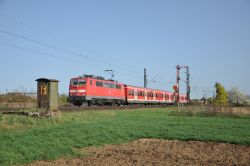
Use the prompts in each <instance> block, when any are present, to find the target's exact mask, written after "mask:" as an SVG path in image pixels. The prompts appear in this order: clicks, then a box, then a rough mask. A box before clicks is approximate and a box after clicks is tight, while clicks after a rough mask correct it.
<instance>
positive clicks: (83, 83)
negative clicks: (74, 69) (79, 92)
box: [78, 80, 86, 85]
mask: <svg viewBox="0 0 250 166" xmlns="http://www.w3.org/2000/svg"><path fill="white" fill-rule="evenodd" d="M85 84H86V81H85V80H81V81H79V82H78V85H85Z"/></svg>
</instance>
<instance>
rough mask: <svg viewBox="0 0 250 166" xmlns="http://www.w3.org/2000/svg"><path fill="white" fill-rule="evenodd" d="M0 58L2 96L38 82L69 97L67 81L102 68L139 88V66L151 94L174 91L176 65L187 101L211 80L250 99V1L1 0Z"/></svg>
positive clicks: (204, 89) (32, 87)
mask: <svg viewBox="0 0 250 166" xmlns="http://www.w3.org/2000/svg"><path fill="white" fill-rule="evenodd" d="M52 46H53V47H52ZM0 57H1V62H0V75H1V84H0V85H1V86H0V92H2V93H3V92H5V90H6V89H8V90H9V91H11V90H14V89H18V88H19V89H23V90H24V89H25V90H26V91H31V90H35V89H36V82H35V79H37V78H40V77H46V78H54V79H58V80H60V85H59V91H60V93H63V92H64V93H67V92H68V83H69V80H70V78H72V77H75V76H79V75H82V74H94V75H101V76H105V77H109V75H108V74H107V73H105V72H104V70H105V69H113V70H114V71H115V72H114V73H115V79H116V80H118V81H120V82H124V83H127V84H131V85H137V86H143V68H144V67H146V68H147V72H148V75H149V80H151V79H152V78H154V80H155V83H154V82H153V81H151V82H150V83H149V87H151V88H157V89H163V90H169V91H172V86H173V83H174V82H175V66H176V65H177V64H179V65H188V66H189V67H190V74H191V90H192V92H191V97H192V98H198V97H202V96H203V95H206V96H211V95H212V92H211V90H212V87H213V85H214V83H215V82H216V81H218V82H220V83H222V85H224V86H225V88H226V89H230V88H231V87H238V88H239V89H240V90H241V91H242V92H244V93H246V94H250V86H249V85H250V77H249V74H248V72H250V65H249V62H250V1H249V0H220V1H218V0H209V1H208V0H188V1H186V0H126V1H125V0H123V1H122V0H105V1H101V0H75V1H69V0H68V1H63V0H54V1H51V0H40V1H34V0H33V1H32V0H22V1H18V0H0ZM181 77H182V79H185V73H184V71H182V72H181ZM181 87H182V92H184V93H185V84H184V82H182V83H181Z"/></svg>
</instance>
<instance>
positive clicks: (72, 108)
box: [0, 105, 171, 113]
mask: <svg viewBox="0 0 250 166" xmlns="http://www.w3.org/2000/svg"><path fill="white" fill-rule="evenodd" d="M162 107H171V106H169V105H161V106H159V105H157V106H153V105H150V106H143V105H137V106H90V107H89V106H81V107H77V106H60V107H59V108H58V109H59V110H60V111H63V112H71V111H90V110H126V109H139V108H162ZM32 109H35V108H0V113H1V112H19V111H20V112H22V111H24V110H27V111H28V110H32Z"/></svg>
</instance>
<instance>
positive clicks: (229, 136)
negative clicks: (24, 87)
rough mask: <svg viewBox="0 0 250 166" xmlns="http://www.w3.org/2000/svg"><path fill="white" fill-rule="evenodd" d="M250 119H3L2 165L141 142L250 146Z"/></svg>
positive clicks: (74, 115)
mask: <svg viewBox="0 0 250 166" xmlns="http://www.w3.org/2000/svg"><path fill="white" fill-rule="evenodd" d="M249 126H250V117H248V116H240V117H235V116H232V117H230V116H224V115H223V116H216V117H215V116H211V115H209V116H208V115H207V114H204V113H187V112H180V111H179V112H178V111H171V110H169V109H168V108H167V109H166V108H160V109H156V108H151V109H137V110H122V111H86V112H71V113H62V116H61V118H59V119H57V120H56V123H55V122H54V120H53V119H50V118H48V119H34V118H30V117H24V116H15V115H4V116H3V115H0V165H12V164H19V163H21V164H24V163H30V162H33V161H34V160H53V159H56V158H59V157H61V156H65V155H70V156H77V155H78V152H77V151H76V150H75V149H76V148H83V147H88V146H100V145H104V144H116V143H123V142H127V141H130V140H135V139H138V138H160V139H178V140H200V141H215V142H228V143H234V144H244V145H250V129H249Z"/></svg>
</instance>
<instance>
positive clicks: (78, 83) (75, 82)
mask: <svg viewBox="0 0 250 166" xmlns="http://www.w3.org/2000/svg"><path fill="white" fill-rule="evenodd" d="M70 84H71V85H85V84H86V81H85V80H71V82H70Z"/></svg>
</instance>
